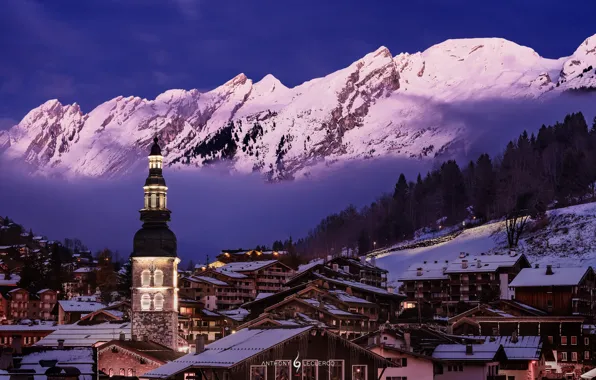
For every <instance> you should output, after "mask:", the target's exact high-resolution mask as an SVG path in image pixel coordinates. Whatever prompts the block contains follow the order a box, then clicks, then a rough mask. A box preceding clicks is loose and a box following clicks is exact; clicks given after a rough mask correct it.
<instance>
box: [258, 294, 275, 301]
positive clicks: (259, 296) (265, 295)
mask: <svg viewBox="0 0 596 380" xmlns="http://www.w3.org/2000/svg"><path fill="white" fill-rule="evenodd" d="M274 294H275V293H265V292H261V293H257V297H256V298H255V301H256V300H260V299H263V298H267V297H269V296H272V295H274Z"/></svg>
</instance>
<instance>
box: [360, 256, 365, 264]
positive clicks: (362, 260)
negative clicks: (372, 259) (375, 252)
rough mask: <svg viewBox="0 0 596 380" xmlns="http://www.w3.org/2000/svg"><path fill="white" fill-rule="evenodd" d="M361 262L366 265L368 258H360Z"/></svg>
mask: <svg viewBox="0 0 596 380" xmlns="http://www.w3.org/2000/svg"><path fill="white" fill-rule="evenodd" d="M360 262H361V263H362V264H366V256H360Z"/></svg>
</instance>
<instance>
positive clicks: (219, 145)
mask: <svg viewBox="0 0 596 380" xmlns="http://www.w3.org/2000/svg"><path fill="white" fill-rule="evenodd" d="M592 67H596V35H595V36H592V37H590V38H588V39H586V40H585V41H584V42H583V43H582V44H581V45H580V47H579V48H578V49H577V50H576V51H575V52H574V54H573V55H571V56H570V57H565V58H561V59H558V60H552V59H546V58H542V57H540V56H539V55H538V54H537V53H536V52H535V51H533V50H532V49H530V48H527V47H523V46H519V45H517V44H515V43H513V42H510V41H507V40H503V39H499V38H482V39H461V40H448V41H445V42H443V43H440V44H438V45H435V46H432V47H430V48H429V49H427V50H426V51H424V52H418V53H415V54H407V53H402V54H399V55H397V56H392V54H391V53H390V52H389V50H388V49H387V48H385V47H381V48H379V49H377V50H376V51H374V52H372V53H369V54H367V55H365V56H364V57H363V58H362V59H359V60H358V61H356V62H354V63H353V64H351V65H350V66H348V67H347V68H345V69H342V70H339V71H337V72H334V73H332V74H329V75H327V76H326V77H323V78H317V79H313V80H311V81H308V82H305V83H303V84H301V85H299V86H296V87H294V88H287V87H286V86H284V85H283V84H282V83H281V82H280V81H279V80H277V79H276V78H275V77H273V76H272V75H267V76H265V77H264V78H263V79H262V80H260V81H258V82H256V83H253V81H252V80H250V79H248V78H247V77H246V76H245V75H244V74H240V75H238V76H236V77H235V78H233V79H231V80H230V81H228V82H227V83H225V84H223V85H222V86H220V87H217V88H215V89H214V90H212V91H209V92H205V93H201V92H199V91H197V90H190V91H186V90H169V91H166V92H165V93H163V94H161V95H159V96H158V97H157V98H156V99H154V100H147V99H141V98H138V97H133V96H130V97H122V96H120V97H117V98H115V99H112V100H109V101H107V102H106V103H103V104H101V105H100V106H98V107H97V108H95V109H94V110H92V111H91V112H89V113H88V114H85V113H83V112H82V111H81V109H80V107H79V106H78V105H77V104H72V105H63V104H61V103H60V102H58V101H57V100H50V101H47V102H46V103H44V104H42V105H41V106H39V107H38V108H36V109H34V110H32V111H30V112H29V113H28V114H27V115H26V116H25V117H24V118H23V120H22V121H21V122H20V123H19V124H18V125H16V126H14V127H13V128H12V129H10V130H9V131H7V132H0V154H1V155H2V158H3V159H7V160H19V162H25V163H27V164H28V165H29V167H30V169H31V171H32V172H35V173H39V174H50V173H55V172H62V173H64V174H66V175H73V176H91V177H96V176H104V175H116V176H117V175H121V174H123V173H126V172H127V171H128V170H131V168H132V167H133V166H134V165H135V164H136V163H138V162H139V160H141V159H143V156H144V154H145V152H146V149H147V146H148V144H149V143H150V140H151V139H152V137H153V136H154V135H155V134H158V135H159V136H160V137H161V139H162V140H163V143H162V144H163V145H164V149H163V151H164V152H165V154H166V162H167V163H168V164H170V165H171V166H174V167H180V168H183V167H201V166H204V165H206V164H209V163H213V162H217V161H222V160H225V161H229V162H230V164H231V166H232V168H233V169H234V170H236V171H240V172H252V171H259V172H261V173H263V174H266V175H268V176H269V178H271V179H283V178H297V177H301V176H306V175H309V174H311V173H316V172H317V169H318V168H323V167H326V166H329V165H330V164H332V163H336V162H345V161H347V160H354V159H366V158H371V157H383V156H398V157H417V158H422V159H424V158H431V157H435V156H436V155H439V154H441V153H444V152H446V151H449V149H451V150H453V149H456V148H455V146H456V145H455V143H456V142H460V141H465V140H466V138H467V137H468V129H469V127H468V126H466V125H465V123H464V122H462V121H461V120H458V121H454V120H449V119H448V118H445V117H444V114H443V113H442V112H441V107H444V106H445V105H450V104H455V103H462V102H467V101H474V102H478V101H482V100H495V99H504V100H508V101H517V100H522V99H523V100H524V101H525V100H532V101H536V102H541V101H544V100H545V99H552V98H556V97H557V96H558V95H560V94H562V93H563V92H565V91H567V90H570V89H577V88H584V89H586V88H593V87H596V79H595V71H594V69H593V68H592ZM569 111H576V110H569ZM562 116H563V115H561V117H562ZM474 128H475V129H476V132H478V129H481V128H482V125H475V126H474ZM485 128H486V127H485ZM512 137H513V136H512Z"/></svg>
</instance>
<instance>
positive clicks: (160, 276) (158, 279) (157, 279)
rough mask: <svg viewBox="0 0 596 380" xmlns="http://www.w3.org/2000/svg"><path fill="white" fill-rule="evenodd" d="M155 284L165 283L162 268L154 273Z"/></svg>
mask: <svg viewBox="0 0 596 380" xmlns="http://www.w3.org/2000/svg"><path fill="white" fill-rule="evenodd" d="M153 285H154V286H162V285H163V271H162V270H161V269H157V270H156V271H155V274H154V275H153Z"/></svg>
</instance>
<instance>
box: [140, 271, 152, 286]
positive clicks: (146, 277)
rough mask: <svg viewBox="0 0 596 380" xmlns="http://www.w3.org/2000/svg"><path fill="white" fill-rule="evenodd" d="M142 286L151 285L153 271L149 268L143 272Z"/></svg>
mask: <svg viewBox="0 0 596 380" xmlns="http://www.w3.org/2000/svg"><path fill="white" fill-rule="evenodd" d="M141 286H151V272H150V271H149V269H145V270H144V271H143V272H141Z"/></svg>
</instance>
